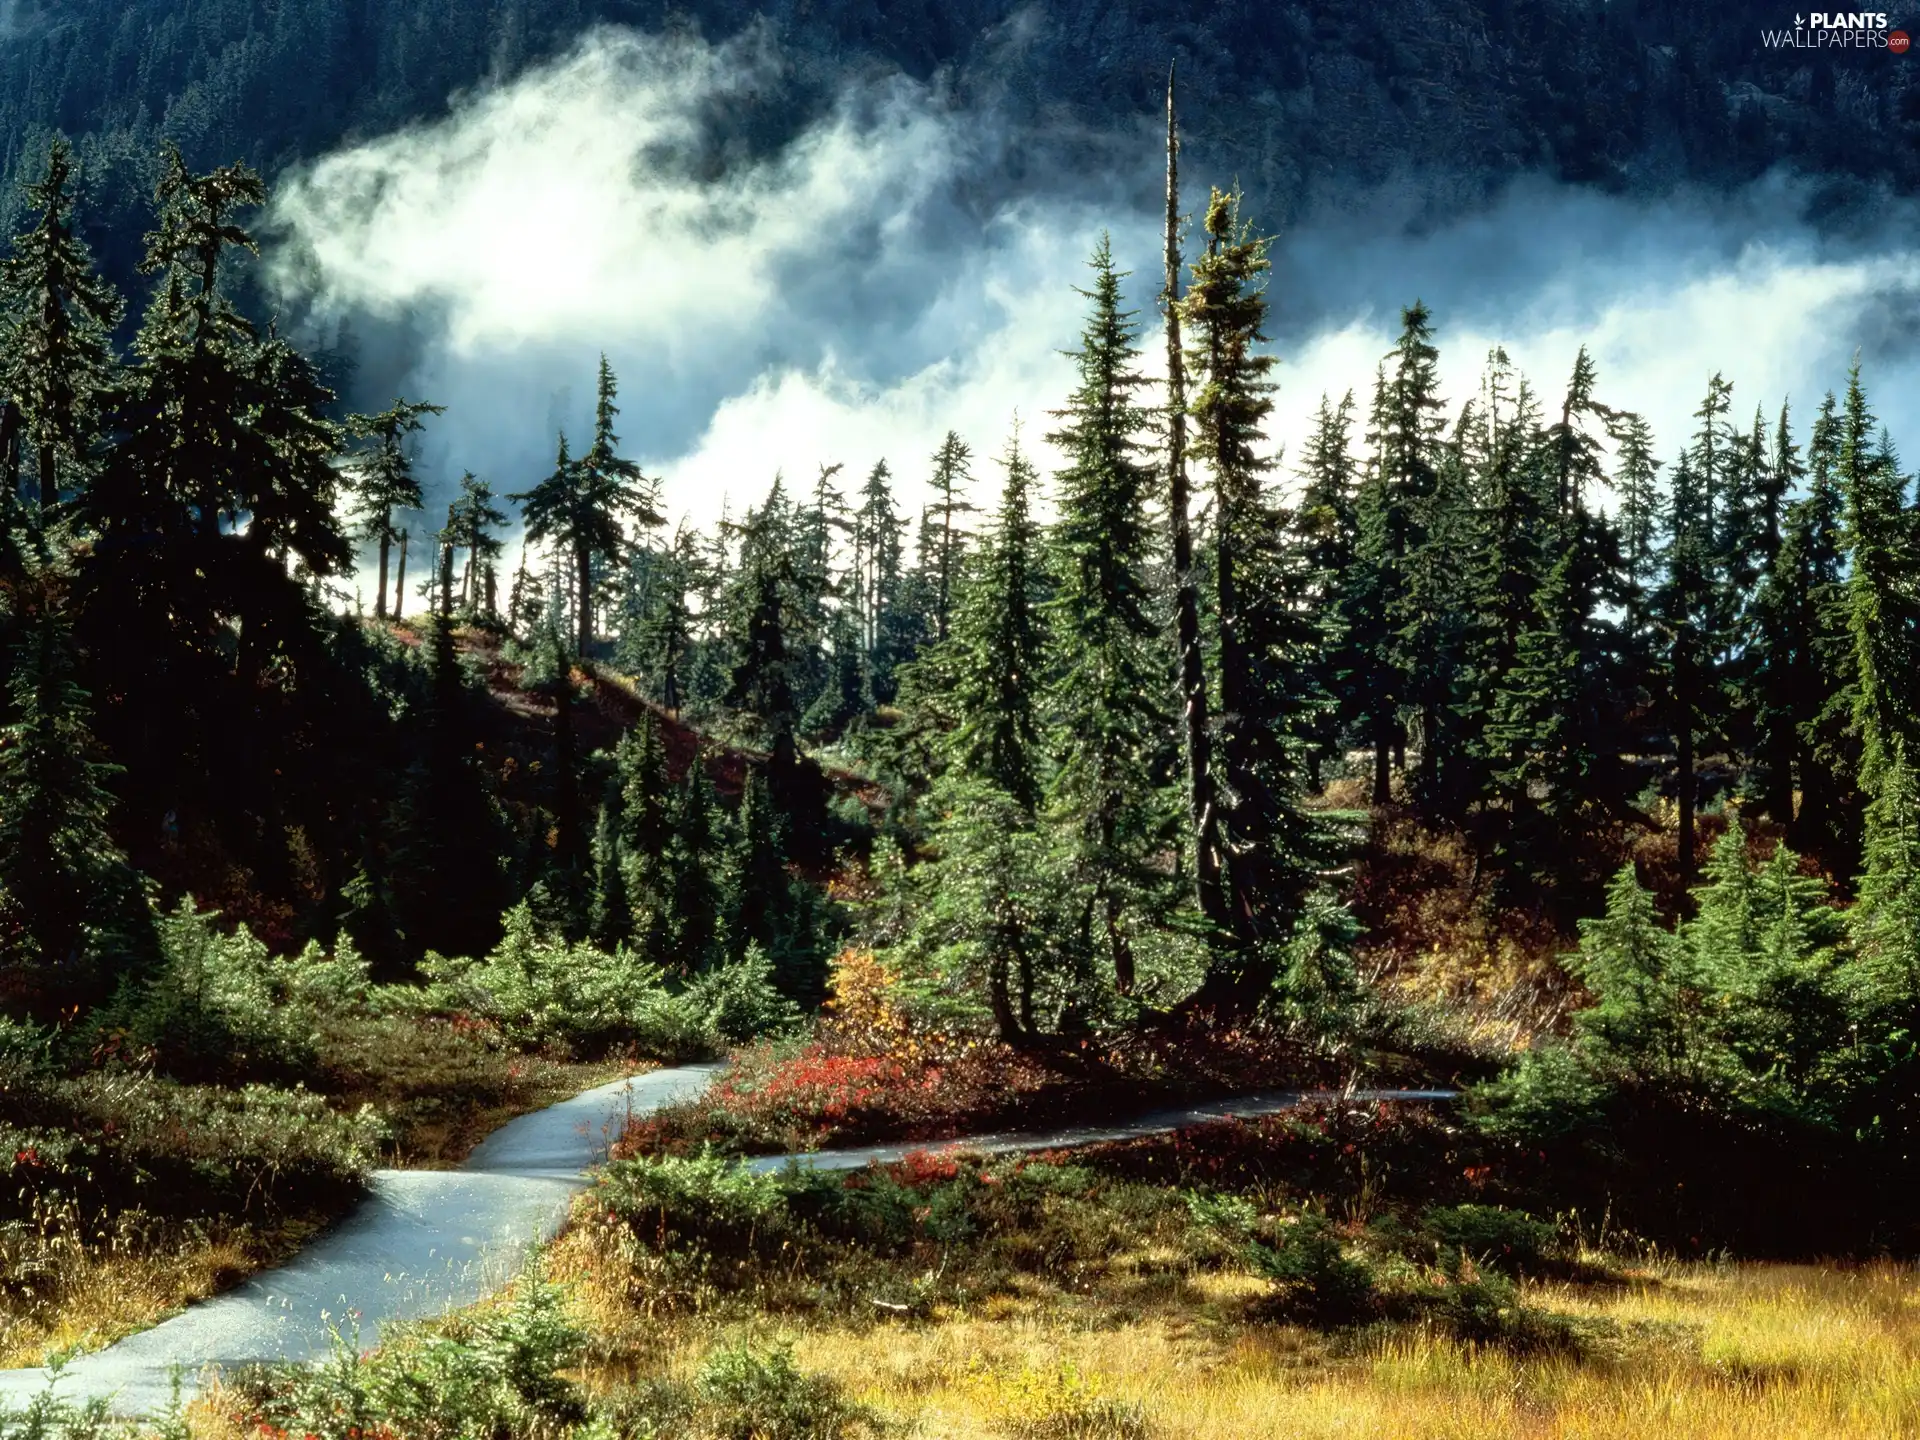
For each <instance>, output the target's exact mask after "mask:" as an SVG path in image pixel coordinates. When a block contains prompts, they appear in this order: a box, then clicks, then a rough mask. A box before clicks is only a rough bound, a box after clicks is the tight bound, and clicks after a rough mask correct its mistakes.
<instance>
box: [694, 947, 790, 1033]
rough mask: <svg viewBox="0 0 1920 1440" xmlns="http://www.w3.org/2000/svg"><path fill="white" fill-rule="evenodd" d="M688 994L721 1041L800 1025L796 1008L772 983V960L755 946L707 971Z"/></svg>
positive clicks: (786, 1029)
mask: <svg viewBox="0 0 1920 1440" xmlns="http://www.w3.org/2000/svg"><path fill="white" fill-rule="evenodd" d="M688 993H689V994H690V995H692V996H693V998H694V1002H695V1003H696V1004H697V1005H698V1006H699V1007H700V1009H701V1011H702V1012H703V1013H704V1014H705V1015H706V1017H707V1022H708V1024H710V1025H711V1026H712V1027H713V1029H714V1031H715V1032H716V1033H717V1034H718V1035H719V1036H720V1037H721V1038H722V1039H723V1040H730V1041H733V1042H735V1043H740V1042H744V1041H747V1040H752V1039H756V1038H757V1037H759V1036H761V1035H778V1034H784V1033H786V1032H787V1031H790V1030H793V1029H795V1028H796V1027H797V1026H798V1025H799V1024H800V1010H799V1007H798V1006H796V1005H795V1004H794V1003H793V1002H792V1001H791V1000H789V999H788V998H787V997H786V996H785V995H782V994H781V993H780V991H779V990H778V989H777V988H776V987H775V986H774V983H773V961H772V960H771V959H770V958H768V955H767V952H766V951H765V950H763V949H761V948H760V947H759V946H758V945H751V946H749V947H748V948H747V953H746V954H745V955H744V956H742V957H741V958H740V959H738V960H729V961H727V962H725V963H724V964H721V965H716V966H714V967H713V969H711V970H708V971H707V972H706V973H705V974H703V975H701V976H700V977H699V978H698V979H696V980H695V981H694V982H693V985H692V986H691V987H690V988H689V992H688Z"/></svg>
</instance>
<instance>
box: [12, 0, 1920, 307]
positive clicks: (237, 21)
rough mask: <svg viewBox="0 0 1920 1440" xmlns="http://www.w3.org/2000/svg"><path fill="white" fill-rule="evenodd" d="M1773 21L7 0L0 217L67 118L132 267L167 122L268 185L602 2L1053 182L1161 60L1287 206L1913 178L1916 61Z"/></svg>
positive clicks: (779, 106)
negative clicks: (843, 87)
mask: <svg viewBox="0 0 1920 1440" xmlns="http://www.w3.org/2000/svg"><path fill="white" fill-rule="evenodd" d="M1900 18H1901V17H1900V16H1898V15H1895V16H1894V17H1893V19H1894V21H1895V22H1898V21H1899V20H1900ZM1791 20H1792V15H1791V14H1790V7H1786V6H1783V5H1778V4H1774V3H1772V0H1744V3H1739V4H1730V5H1718V6H1700V5H1681V4H1674V3H1670V0H1641V3H1625V4H1612V5H1604V4H1593V3H1581V0H1545V3H1538V4H1512V3H1508V0H1418V3H1414V4H1406V5H1394V6H1391V7H1367V6H1346V5H1335V4H1330V3H1327V0H1309V3H1294V4H1272V5H1269V4H1251V3H1233V4H1218V5H1197V4H1188V5H1176V4H1169V3H1165V0H1097V3H1096V0H1049V3H1045V4H1037V5H1036V4H1016V3H1014V0H906V3H900V0H889V3H886V4H874V3H853V0H781V3H776V4H771V5H758V4H753V5H750V4H747V3H744V0H693V3H691V4H684V5H683V4H672V3H667V0H541V3H533V0H437V3H433V4H404V5H401V4H376V3H371V0H112V3H109V0H10V3H8V4H5V5H0V175H4V176H5V177H6V178H8V179H9V180H10V181H12V182H14V183H9V184H8V185H6V186H5V192H6V194H5V198H4V199H0V221H7V222H16V221H17V220H18V219H19V215H18V212H17V210H16V209H14V208H13V207H16V206H17V204H18V202H17V199H16V198H15V197H16V195H17V192H18V182H21V181H24V180H26V179H28V178H31V177H32V176H33V175H35V174H37V173H38V168H39V166H40V164H41V161H42V159H43V157H44V152H45V143H46V137H47V135H48V133H49V132H50V131H51V130H55V129H57V130H60V131H63V132H65V133H66V134H68V135H69V136H72V137H75V138H76V139H77V140H79V142H80V149H81V156H82V159H83V161H84V162H85V163H84V166H83V171H84V173H85V174H86V176H87V177H88V179H87V183H88V186H89V188H90V192H91V193H90V194H89V195H88V196H87V199H88V206H87V212H86V213H87V216H88V225H89V230H90V238H91V239H92V240H93V242H94V245H95V248H96V250H97V251H98V252H99V253H100V255H101V258H102V260H103V263H104V267H105V269H106V270H107V272H108V273H109V274H112V275H116V276H124V275H126V274H128V273H130V272H131V270H132V268H133V266H134V264H135V263H136V262H137V261H138V259H139V254H140V251H139V245H140V235H141V231H142V226H143V224H144V218H145V206H146V204H147V198H148V196H149V195H150V194H151V192H152V188H153V182H154V180H155V178H156V173H155V170H154V165H155V161H154V156H155V155H156V154H157V153H158V148H159V143H158V142H159V141H160V140H161V139H170V140H172V141H174V142H175V143H177V144H178V145H179V146H180V148H181V150H182V152H183V153H184V154H185V155H186V157H187V158H188V160H189V161H190V162H193V163H197V164H203V165H210V164H213V163H218V162H225V161H229V160H233V159H236V158H238V159H244V160H246V161H247V162H248V163H250V164H251V165H253V166H254V167H255V168H257V169H260V170H262V171H263V172H264V173H266V174H267V175H268V176H269V177H271V176H272V175H273V174H275V173H276V172H278V171H279V170H280V169H282V168H283V167H284V166H286V165H288V164H289V163H291V162H294V161H296V160H299V159H301V158H304V157H310V156H314V155H317V154H320V153H322V152H324V151H326V150H328V149H329V148H331V147H333V146H336V145H338V144H340V143H341V142H342V141H345V140H350V139H353V138H356V137H364V136H367V135H371V134H376V133H380V132H383V131H386V130H389V129H392V128H394V127H398V126H401V125H405V124H407V123H409V122H411V121H416V120H421V119H425V118H431V117H433V116H435V115H437V114H439V113H441V112H442V111H443V110H444V108H445V106H446V105H447V102H448V99H449V97H450V96H451V95H453V94H455V93H457V92H459V91H460V90H462V89H465V88H469V87H472V86H474V85H476V84H478V83H481V82H483V81H485V80H487V79H489V78H493V77H503V76H510V75H512V74H514V73H516V72H518V71H519V70H521V69H523V68H525V67H526V66H527V65H529V64H532V63H536V62H537V61H539V60H540V59H542V58H545V57H548V56H551V55H552V54H554V53H555V52H557V51H559V50H562V49H564V48H565V47H566V46H568V45H569V44H571V43H572V42H573V41H574V40H575V39H576V38H578V36H579V35H580V34H581V33H582V32H583V31H585V30H586V29H587V28H589V27H590V26H592V25H594V24H600V23H606V24H619V25H631V26H637V27H641V28H643V29H647V30H653V31H659V30H676V29H677V30H681V31H692V32H696V33H699V34H702V35H705V36H706V37H707V38H709V39H714V40H718V39H723V38H725V37H727V36H729V35H732V34H735V33H737V32H738V31H739V30H741V29H742V28H743V27H744V26H747V25H749V24H753V23H755V22H756V21H764V23H766V24H767V25H768V26H769V28H770V31H771V33H772V35H773V36H774V37H775V38H776V39H777V41H778V43H779V46H780V50H781V53H782V54H783V55H784V56H785V57H786V58H787V60H788V62H789V63H788V69H787V73H786V76H785V80H784V82H783V83H784V93H782V94H779V95H768V96H765V97H764V99H765V104H764V105H763V106H762V107H761V108H760V109H759V111H758V113H757V114H756V115H754V116H752V117H749V118H748V120H747V121H746V124H747V127H748V128H749V129H750V130H756V129H757V130H759V131H760V132H761V133H759V134H758V135H756V136H752V137H750V138H755V139H758V140H760V141H762V142H771V141H776V140H778V139H779V138H780V135H781V133H782V132H783V130H790V129H791V128H792V127H793V126H795V125H796V124H798V123H802V122H803V121H804V119H805V117H806V116H807V115H808V113H809V111H810V109H813V108H816V107H817V106H818V105H819V104H822V103H824V101H825V97H826V96H828V95H829V94H830V93H832V92H833V91H834V90H835V89H836V88H837V82H838V81H839V80H840V79H841V78H843V77H844V76H845V75H847V74H849V73H857V72H859V71H861V70H863V69H872V68H875V67H880V68H888V69H899V70H904V71H905V72H907V73H908V74H911V75H915V76H918V77H922V78H931V77H933V76H934V75H936V74H942V75H944V77H945V79H944V83H945V85H946V86H947V87H948V88H949V90H950V92H951V93H952V94H953V96H954V97H955V98H956V99H957V100H958V101H959V102H961V103H974V104H979V105H982V106H990V107H991V108H992V109H993V111H994V113H995V114H996V115H998V116H1002V117H1005V119H1006V120H1007V121H1008V122H1009V123H1011V124H1013V125H1014V126H1016V127H1019V128H1021V129H1022V130H1024V131H1026V132H1027V134H1028V135H1029V136H1030V137H1032V138H1033V139H1034V140H1035V141H1036V146H1037V148H1036V146H1030V145H1022V146H1019V147H1015V150H1016V153H1019V154H1021V155H1022V156H1023V160H1022V163H1024V164H1026V165H1028V166H1030V167H1031V168H1032V169H1033V171H1034V172H1035V174H1036V176H1037V177H1039V178H1040V179H1042V180H1043V181H1045V182H1046V183H1051V180H1049V179H1047V177H1050V176H1054V172H1056V171H1057V170H1058V168H1059V167H1057V166H1055V165H1053V164H1050V163H1048V156H1049V154H1050V152H1054V151H1058V150H1060V149H1073V148H1075V147H1099V146H1102V145H1113V144H1116V143H1118V144H1127V143H1130V141H1131V138H1134V137H1133V136H1132V131H1131V127H1129V126H1127V125H1126V124H1125V123H1124V122H1125V121H1127V120H1128V119H1130V118H1138V119H1140V120H1141V121H1143V122H1145V121H1146V120H1148V119H1149V118H1150V117H1151V115H1152V113H1153V112H1154V110H1155V107H1156V105H1157V103H1158V101H1157V97H1158V94H1159V87H1160V86H1161V85H1162V83H1163V82H1164V78H1165V73H1166V67H1167V63H1168V61H1169V59H1171V58H1176V57H1177V58H1178V60H1179V61H1180V63H1181V65H1182V66H1183V67H1184V69H1185V73H1186V74H1187V76H1188V77H1189V78H1188V83H1187V86H1186V87H1185V88H1186V91H1187V94H1188V96H1189V105H1188V108H1189V111H1190V126H1191V131H1192V137H1191V142H1190V151H1191V153H1192V156H1193V158H1194V160H1195V162H1196V163H1198V164H1200V165H1202V166H1203V167H1206V168H1209V169H1212V170H1214V171H1215V172H1216V173H1221V174H1231V175H1237V176H1238V177H1239V178H1240V180H1241V182H1242V184H1243V185H1244V186H1245V187H1246V190H1247V194H1248V198H1249V200H1250V202H1251V203H1253V204H1255V205H1256V206H1257V207H1258V208H1259V210H1260V212H1261V213H1263V214H1266V215H1269V216H1272V217H1274V218H1275V219H1279V220H1284V219H1285V218H1286V217H1287V216H1288V215H1289V214H1290V213H1292V212H1294V211H1296V210H1297V209H1298V207H1299V206H1300V205H1301V204H1303V203H1304V202H1305V201H1306V200H1307V199H1308V198H1309V197H1310V196H1312V195H1314V194H1316V193H1321V192H1326V191H1335V192H1337V191H1338V190H1340V189H1341V188H1343V187H1345V186H1348V185H1352V184H1354V183H1362V184H1371V183H1378V182H1381V181H1383V180H1386V179H1387V178H1389V177H1393V176H1405V175H1410V174H1418V175H1419V177H1420V180H1419V184H1420V185H1421V186H1422V187H1423V188H1424V190H1425V191H1426V192H1427V193H1426V195H1425V196H1424V197H1423V198H1426V199H1430V200H1433V201H1436V202H1437V203H1439V204H1441V205H1448V204H1453V203H1460V202H1461V201H1463V200H1468V199H1471V197H1473V196H1474V195H1476V194H1478V193H1481V192H1483V191H1484V190H1485V189H1486V188H1487V187H1488V186H1489V185H1491V184H1494V183H1497V182H1498V181H1499V180H1500V179H1502V178H1504V177H1506V176H1510V175H1513V174H1516V173H1519V172H1522V171H1534V170H1538V171H1544V172H1546V173H1549V174H1553V175H1556V176H1558V177H1560V178H1563V179H1566V180H1569V181H1573V182H1576V183H1583V184H1588V183H1590V184H1598V185H1606V186H1626V187H1631V188H1638V189H1657V188H1660V187H1662V186H1665V185H1668V184H1670V183H1672V182H1674V181H1677V180H1682V179H1694V180H1703V181H1708V182H1715V183H1723V182H1734V181H1739V180H1742V179H1747V178H1751V177H1752V176H1754V175H1757V174H1759V173H1760V172H1761V171H1763V170H1765V169H1766V168H1768V167H1769V166H1774V165H1787V166H1791V167H1794V168H1797V169H1800V170H1803V171H1808V172H1812V173H1816V174H1819V175H1821V176H1824V177H1827V178H1828V179H1829V181H1830V182H1831V183H1830V185H1829V186H1828V188H1827V189H1826V191H1825V192H1824V193H1823V195H1822V197H1821V200H1820V202H1819V203H1821V204H1822V205H1824V206H1826V207H1830V208H1840V209H1845V208H1846V207H1847V206H1848V204H1849V203H1850V202H1851V201H1853V200H1857V199H1858V198H1859V197H1860V196H1861V195H1862V194H1864V193H1868V190H1869V188H1870V187H1871V186H1872V185H1873V184H1876V183H1877V184H1887V185H1891V186H1893V187H1894V188H1896V189H1900V190H1910V189H1912V188H1913V187H1914V186H1915V185H1916V184H1920V143H1916V142H1920V83H1916V77H1920V67H1917V66H1916V65H1915V64H1914V63H1913V62H1911V61H1909V60H1906V59H1902V58H1896V57H1893V56H1891V55H1889V54H1888V53H1887V52H1885V51H1884V50H1881V51H1870V52H1854V53H1834V52H1831V51H1822V52H1807V51H1793V50H1788V51H1785V52H1781V51H1770V50H1768V49H1766V48H1765V46H1764V45H1763V44H1762V41H1761V31H1762V29H1763V28H1769V27H1779V26H1786V25H1788V24H1789V23H1790V21H1791ZM1116 122H1123V123H1120V124H1118V125H1116ZM1054 178H1057V176H1056V177H1054ZM1007 182H1008V183H1009V184H1017V183H1019V177H1018V176H1016V175H1009V176H1008V177H1007ZM4 228H5V229H6V230H8V231H11V230H12V229H13V228H15V225H14V224H13V223H8V224H6V226H5V227H4Z"/></svg>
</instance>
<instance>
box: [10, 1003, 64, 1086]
mask: <svg viewBox="0 0 1920 1440" xmlns="http://www.w3.org/2000/svg"><path fill="white" fill-rule="evenodd" d="M52 1045H53V1037H52V1036H50V1035H49V1034H48V1033H47V1032H46V1031H44V1030H42V1029H41V1028H40V1027H39V1026H38V1025H31V1024H28V1023H27V1022H26V1021H24V1020H10V1019H8V1018H7V1017H6V1016H5V1015H0V1095H4V1094H6V1093H7V1092H8V1091H12V1090H20V1091H25V1090H27V1089H28V1088H30V1087H32V1086H36V1085H40V1084H43V1083H44V1082H45V1081H46V1080H47V1079H48V1078H49V1077H50V1076H51V1075H52V1073H53V1061H52Z"/></svg>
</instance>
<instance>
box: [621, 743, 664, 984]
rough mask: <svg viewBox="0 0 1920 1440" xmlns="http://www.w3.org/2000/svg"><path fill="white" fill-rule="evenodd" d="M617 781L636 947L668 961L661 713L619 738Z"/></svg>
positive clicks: (653, 958) (652, 957) (646, 954)
mask: <svg viewBox="0 0 1920 1440" xmlns="http://www.w3.org/2000/svg"><path fill="white" fill-rule="evenodd" d="M615 765H616V774H617V777H618V780H619V784H620V806H619V816H620V819H619V832H618V842H619V853H620V857H621V865H622V868H623V871H624V875H625V891H626V895H627V900H628V904H629V906H630V907H631V909H632V911H633V915H634V921H635V924H636V926H637V930H638V938H639V941H640V953H641V954H642V955H643V956H644V957H645V958H646V959H648V960H649V961H652V962H653V963H655V964H670V963H672V962H673V960H674V958H675V957H674V956H673V953H672V949H671V946H672V943H673V940H674V935H673V896H674V888H675V886H674V873H673V871H674V865H675V857H674V855H673V854H672V853H671V852H672V845H673V838H674V829H675V825H674V818H675V817H674V809H675V796H674V790H673V782H672V780H671V778H670V777H669V775H668V771H667V750H666V741H665V736H664V735H663V733H662V729H661V725H660V720H659V717H657V716H656V715H654V714H653V712H652V711H650V710H649V711H646V712H643V713H642V715H641V716H640V719H639V721H638V723H636V724H635V725H634V727H633V728H632V729H631V730H629V731H628V732H627V733H626V734H625V735H623V736H622V737H621V738H620V745H619V748H618V750H617V751H616V756H615Z"/></svg>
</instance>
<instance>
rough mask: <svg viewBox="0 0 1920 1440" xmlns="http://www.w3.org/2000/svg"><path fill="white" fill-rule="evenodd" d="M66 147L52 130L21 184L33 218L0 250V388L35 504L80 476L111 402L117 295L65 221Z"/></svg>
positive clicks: (71, 173) (45, 503) (70, 163)
mask: <svg viewBox="0 0 1920 1440" xmlns="http://www.w3.org/2000/svg"><path fill="white" fill-rule="evenodd" d="M75 179H76V175H75V165H74V158H73V149H72V147H71V146H70V145H68V144H67V142H66V140H65V139H56V140H55V141H54V142H53V144H52V146H51V147H50V148H49V150H48V152H47V168H46V172H45V174H44V175H43V176H42V177H41V178H40V180H39V181H37V182H36V183H34V184H32V185H30V186H28V187H27V192H26V200H27V205H28V207H29V208H31V209H32V210H35V211H37V212H38V216H39V218H38V219H37V220H36V221H35V223H34V225H33V227H32V228H31V229H29V230H27V231H26V232H25V233H23V234H20V235H16V236H14V239H13V253H12V254H11V255H9V256H7V257H6V258H5V259H4V260H0V395H5V396H6V397H8V400H9V403H10V405H11V406H12V409H13V411H14V415H15V419H14V426H15V432H14V437H13V439H14V443H18V444H22V445H24V446H26V447H30V448H31V449H32V451H33V457H34V473H35V477H36V480H37V483H38V498H39V503H40V506H41V508H42V509H48V508H50V507H51V506H53V505H54V504H55V503H56V502H57V501H58V500H59V499H60V494H61V490H62V488H63V485H62V480H61V476H62V474H63V473H64V474H65V475H66V477H67V483H66V487H64V488H72V487H74V486H77V485H79V484H82V483H84V482H85V480H86V479H87V478H88V477H89V475H90V472H91V470H92V467H93V463H94V461H95V459H96V454H95V452H96V450H97V448H98V445H99V441H100V437H101V433H102V431H103V429H104V427H105V424H106V421H107V418H108V412H109V411H110V409H111V407H112V400H113V392H114V389H115V385H116V375H115V359H114V353H113V338H112V337H113V331H114V327H115V326H117V325H118V324H119V323H120V297H119V296H118V295H117V294H115V293H114V290H113V287H112V286H111V285H109V284H107V283H106V282H105V281H103V280H102V279H100V277H99V276H98V275H96V274H95V273H94V268H93V259H92V256H91V255H90V254H89V253H88V250H87V246H86V243H85V242H84V241H82V240H81V239H80V237H79V234H78V232H77V230H76V229H75V224H74V215H73V187H74V182H75Z"/></svg>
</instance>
